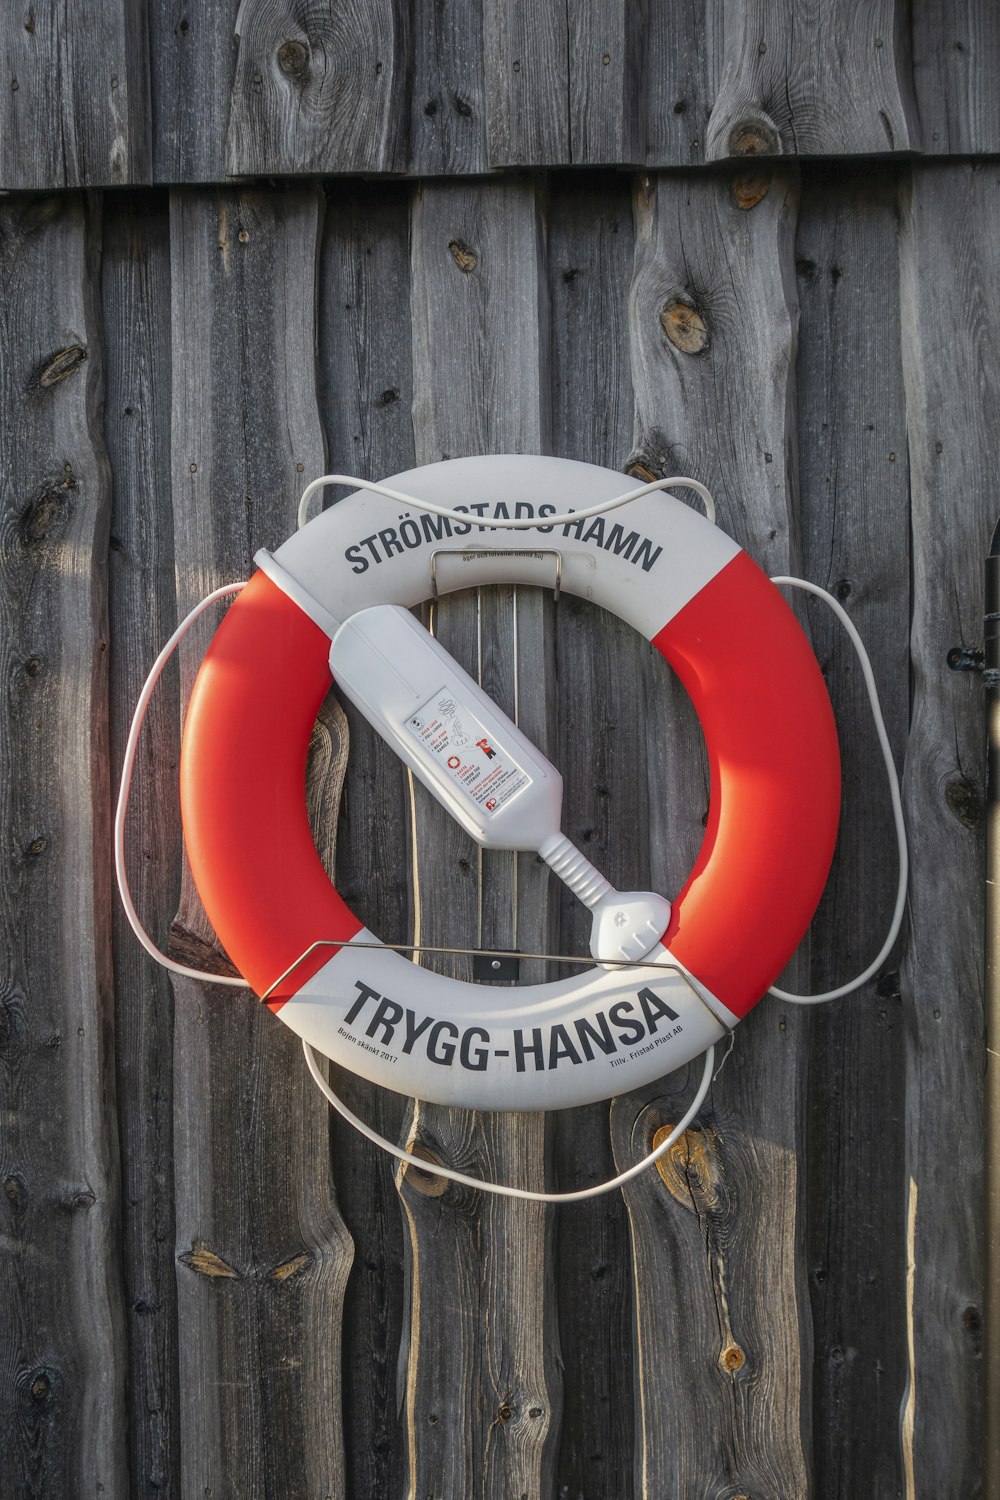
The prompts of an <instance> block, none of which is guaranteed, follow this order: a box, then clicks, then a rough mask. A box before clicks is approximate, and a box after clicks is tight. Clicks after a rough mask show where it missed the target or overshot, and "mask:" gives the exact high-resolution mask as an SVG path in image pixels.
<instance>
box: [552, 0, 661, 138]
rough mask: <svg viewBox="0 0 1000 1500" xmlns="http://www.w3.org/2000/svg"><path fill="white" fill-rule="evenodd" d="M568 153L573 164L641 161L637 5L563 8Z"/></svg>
mask: <svg viewBox="0 0 1000 1500" xmlns="http://www.w3.org/2000/svg"><path fill="white" fill-rule="evenodd" d="M567 24H568V37H567V58H566V68H567V72H568V84H569V143H568V144H569V155H568V161H569V162H572V163H573V164H575V165H583V164H591V163H594V164H597V165H602V164H606V163H612V162H641V161H644V160H645V156H644V155H641V154H640V146H639V142H638V139H637V137H638V130H639V118H640V109H641V100H642V90H641V85H640V79H642V78H643V76H644V74H645V68H644V67H643V66H641V64H640V65H639V66H637V62H638V58H637V57H636V56H635V53H636V51H637V49H638V46H639V39H638V36H637V31H638V29H639V26H640V25H641V22H640V18H639V12H638V7H634V6H632V5H628V4H626V3H625V0H608V3H607V4H605V5H602V6H592V5H584V6H579V7H577V6H570V7H567Z"/></svg>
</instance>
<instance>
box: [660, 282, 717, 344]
mask: <svg viewBox="0 0 1000 1500" xmlns="http://www.w3.org/2000/svg"><path fill="white" fill-rule="evenodd" d="M660 327H661V328H662V329H663V332H664V333H665V334H666V335H667V338H668V339H669V340H670V342H671V343H672V344H673V345H674V347H675V348H677V349H680V351H681V353H682V354H704V352H705V350H706V349H707V348H708V346H709V337H708V329H707V328H706V327H705V320H704V318H703V317H702V315H701V313H700V312H699V311H698V309H697V308H696V307H695V305H694V303H693V302H692V301H691V299H690V298H689V297H683V296H680V295H677V296H674V297H671V298H670V300H669V302H665V303H664V305H663V307H662V308H661V310H660Z"/></svg>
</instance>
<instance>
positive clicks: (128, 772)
mask: <svg viewBox="0 0 1000 1500" xmlns="http://www.w3.org/2000/svg"><path fill="white" fill-rule="evenodd" d="M245 588H246V583H245V582H243V583H226V584H223V586H222V588H219V589H213V590H212V592H211V593H210V594H206V596H205V598H204V599H202V601H201V603H200V604H196V605H195V607H194V609H193V610H191V612H190V614H187V615H185V617H184V619H183V620H182V621H181V623H180V624H179V625H178V627H177V629H176V630H175V631H174V633H173V635H172V636H171V637H170V639H169V641H168V642H167V644H166V645H165V646H164V648H163V650H162V651H161V652H160V654H159V656H158V657H157V658H156V660H155V661H154V663H153V665H152V667H151V668H150V670H149V676H148V677H147V678H146V681H145V682H144V683H143V685H142V692H141V693H140V694H139V701H138V703H137V704H136V706H135V713H134V714H133V715H132V726H131V728H130V729H129V732H128V740H127V741H126V744H125V760H124V763H123V765H122V779H121V787H120V788H119V792H118V806H117V808H116V809H115V875H116V876H117V878H118V892H119V894H120V896H121V898H122V905H123V906H124V908H125V915H126V916H127V917H128V919H129V922H130V924H131V926H132V931H133V932H134V933H135V935H136V937H137V938H138V939H139V941H140V943H141V944H142V946H143V947H144V948H145V950H146V952H147V953H148V954H149V955H150V957H152V958H155V959H156V962H157V963H158V964H162V965H163V967H164V968H165V969H169V970H170V972H171V973H172V974H182V975H183V976H184V978H185V979H207V980H208V981H209V982H210V983H211V984H231V985H232V986H233V987H234V988H235V989H242V990H245V989H246V987H247V983H246V980H245V979H235V978H233V976H232V975H230V974H209V973H208V972H207V971H206V970H204V969H189V968H188V966H187V964H179V963H175V962H174V960H173V959H172V958H168V957H167V955H166V954H165V953H163V952H162V951H161V950H160V949H159V948H158V947H157V946H156V944H155V943H154V942H153V939H152V938H151V937H150V935H149V933H148V932H147V931H146V929H145V927H143V925H142V923H141V921H140V920H139V913H138V912H137V911H136V909H135V903H134V902H133V900H132V892H131V891H130V889H129V883H128V876H127V875H126V873H125V815H126V813H127V812H128V799H129V792H130V791H131V788H132V773H133V771H134V770H135V757H136V751H137V750H138V746H139V735H140V733H141V732H142V725H143V721H144V719H145V717H146V710H147V708H148V707H149V700H150V698H151V697H152V696H153V689H154V688H155V687H156V684H157V683H158V682H159V680H160V676H161V674H162V672H163V669H164V667H165V666H166V665H167V662H168V661H169V660H170V658H171V656H173V654H174V651H175V650H176V649H177V647H178V646H179V645H180V643H181V641H182V640H183V639H184V637H185V636H186V635H187V633H188V631H189V630H190V629H191V626H192V625H193V624H194V622H195V621H196V620H197V619H198V618H199V616H200V615H203V614H204V613H205V611H206V610H207V609H208V608H209V607H210V606H211V605H213V604H214V603H215V601H216V600H217V599H225V598H226V597H227V596H228V595H229V594H238V593H239V592H240V590H241V589H245Z"/></svg>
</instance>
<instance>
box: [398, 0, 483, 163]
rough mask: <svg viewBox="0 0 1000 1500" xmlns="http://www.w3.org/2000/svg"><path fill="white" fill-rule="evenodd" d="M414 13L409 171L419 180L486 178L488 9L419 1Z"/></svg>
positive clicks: (459, 1) (460, 0)
mask: <svg viewBox="0 0 1000 1500" xmlns="http://www.w3.org/2000/svg"><path fill="white" fill-rule="evenodd" d="M411 13H412V26H411V37H412V48H413V51H412V58H411V61H410V67H411V68H412V72H413V83H412V100H411V123H410V149H409V161H408V170H409V171H411V172H412V173H414V174H415V175H416V176H431V175H437V174H447V175H449V176H457V175H459V174H461V173H465V172H485V171H486V169H487V155H486V108H487V105H486V87H485V79H484V76H483V18H482V8H481V6H479V5H468V4H465V3H464V0H418V3H416V4H413V5H412V6H411Z"/></svg>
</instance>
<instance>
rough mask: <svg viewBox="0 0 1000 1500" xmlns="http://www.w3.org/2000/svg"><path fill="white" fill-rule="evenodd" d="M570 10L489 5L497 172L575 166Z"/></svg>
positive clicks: (486, 67)
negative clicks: (569, 44) (546, 166)
mask: <svg viewBox="0 0 1000 1500" xmlns="http://www.w3.org/2000/svg"><path fill="white" fill-rule="evenodd" d="M567 27H568V21H567V12H566V11H565V10H564V9H563V8H562V7H561V6H557V5H546V4H545V3H544V0H541V3H537V0H484V3H483V71H484V74H485V80H486V136H487V142H488V150H489V161H490V166H491V167H529V166H542V165H553V164H556V163H567V162H569V161H571V160H572V157H571V154H570V150H571V145H570V142H571V136H570V129H571V127H570V116H569V75H568V63H567V59H568V54H567V45H568V35H567Z"/></svg>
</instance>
